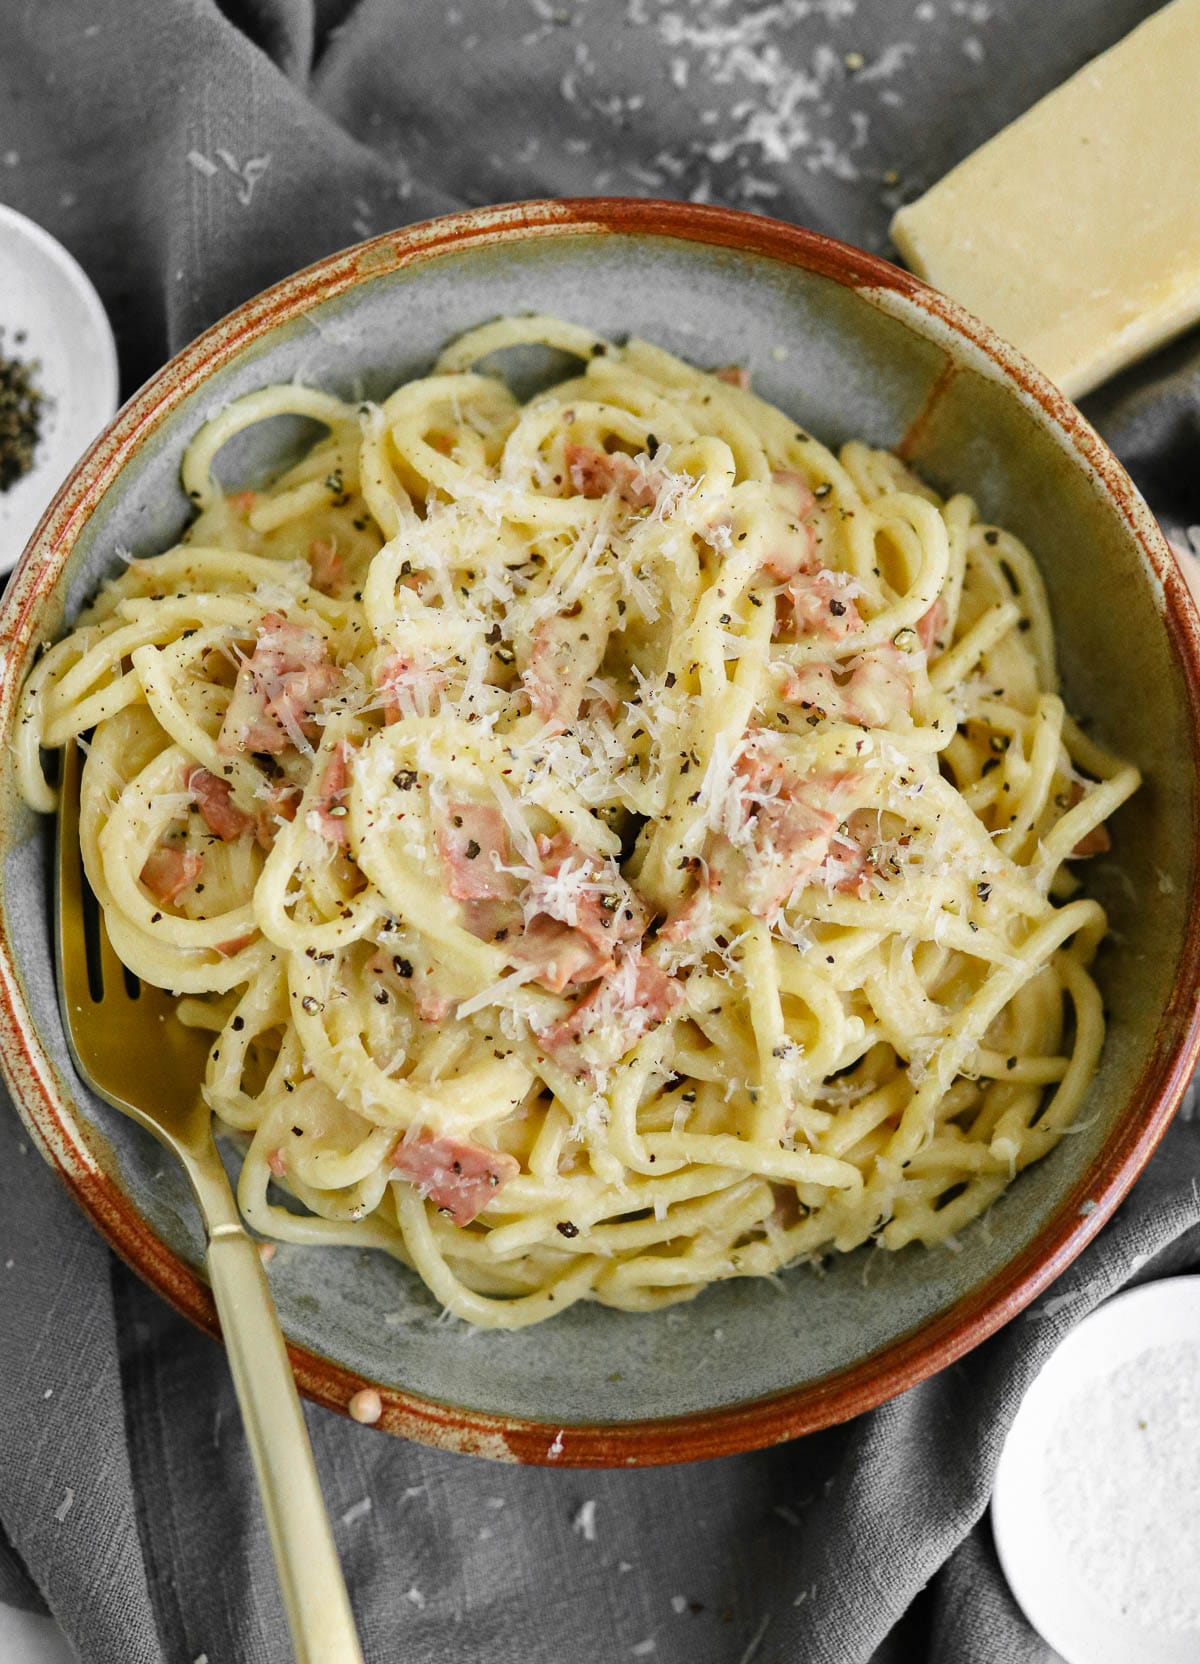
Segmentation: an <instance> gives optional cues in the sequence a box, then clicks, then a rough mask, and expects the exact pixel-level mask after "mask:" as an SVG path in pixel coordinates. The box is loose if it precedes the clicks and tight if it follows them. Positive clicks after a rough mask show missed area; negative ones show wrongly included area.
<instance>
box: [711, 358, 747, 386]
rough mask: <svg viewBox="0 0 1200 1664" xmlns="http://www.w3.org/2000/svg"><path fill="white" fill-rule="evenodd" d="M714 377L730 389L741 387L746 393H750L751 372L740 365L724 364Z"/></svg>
mask: <svg viewBox="0 0 1200 1664" xmlns="http://www.w3.org/2000/svg"><path fill="white" fill-rule="evenodd" d="M713 375H714V376H716V378H717V380H718V381H723V382H724V383H725V384H726V386H728V387H740V388H741V389H742V391H743V392H744V393H748V392H749V391H750V372H749V370H746V369H743V368H742V366H741V365H740V364H722V366H721V368H720V369H719V370H714V371H713Z"/></svg>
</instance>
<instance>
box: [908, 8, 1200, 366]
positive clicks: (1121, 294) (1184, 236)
mask: <svg viewBox="0 0 1200 1664" xmlns="http://www.w3.org/2000/svg"><path fill="white" fill-rule="evenodd" d="M1198 87H1200V0H1173V3H1172V4H1170V5H1168V6H1164V7H1163V9H1162V10H1161V11H1159V12H1156V13H1155V14H1154V15H1153V16H1152V17H1151V18H1149V19H1148V20H1147V21H1146V22H1145V23H1143V24H1141V25H1140V27H1139V28H1137V29H1135V30H1134V31H1133V33H1132V34H1130V35H1128V36H1126V38H1125V39H1124V40H1123V41H1120V42H1119V43H1118V44H1117V45H1116V46H1114V47H1113V48H1111V50H1110V51H1108V52H1105V53H1103V54H1102V55H1101V56H1100V57H1098V58H1096V59H1095V60H1093V62H1091V63H1090V64H1088V65H1087V66H1086V67H1085V68H1084V69H1082V70H1080V71H1079V73H1078V74H1077V75H1075V76H1073V77H1072V79H1071V80H1069V81H1067V82H1064V84H1063V85H1062V86H1061V87H1058V88H1057V89H1056V90H1055V91H1054V92H1052V93H1050V94H1049V95H1048V96H1047V97H1045V98H1043V99H1042V100H1041V102H1040V103H1038V104H1035V105H1034V106H1033V108H1032V109H1031V110H1029V111H1027V112H1026V114H1025V115H1023V116H1021V117H1019V118H1018V120H1016V121H1014V122H1013V123H1012V124H1011V125H1010V126H1008V127H1006V128H1004V129H1003V131H1002V132H1000V133H998V134H997V135H996V137H995V138H993V139H990V140H989V141H988V143H987V144H985V145H983V146H982V148H981V149H979V150H977V151H976V152H975V154H974V155H973V156H969V157H968V158H967V159H966V161H964V162H962V163H960V165H959V166H958V167H956V168H954V169H953V170H952V171H951V172H950V173H948V174H947V175H946V177H945V178H944V179H942V180H941V181H940V182H939V183H938V184H936V185H934V186H933V187H932V188H931V189H930V190H928V191H927V192H926V193H925V195H924V196H922V197H920V198H919V199H918V200H917V201H916V202H913V203H910V204H909V205H908V206H907V207H905V208H902V209H901V210H900V212H899V213H898V214H897V215H896V217H895V218H894V220H893V221H892V238H893V241H894V242H895V244H896V247H897V248H898V249H899V251H900V253H901V255H902V256H903V258H904V260H905V262H906V264H907V265H908V266H909V267H910V268H911V270H912V271H914V272H915V273H916V274H917V275H918V276H919V277H923V278H925V279H926V280H927V281H928V282H929V283H932V284H933V285H934V286H935V287H936V288H938V289H941V290H943V291H944V292H945V293H946V294H948V295H950V296H952V297H953V298H954V299H955V300H958V301H961V303H962V304H963V305H964V306H966V307H967V308H968V309H969V310H970V311H972V312H974V313H975V314H976V315H977V316H978V317H980V318H982V319H983V320H984V322H985V323H988V324H990V325H991V326H992V328H993V329H995V330H996V331H997V333H998V334H1000V335H1002V336H1004V337H1005V338H1006V339H1007V340H1009V341H1011V342H1012V343H1013V345H1014V346H1016V347H1018V348H1019V349H1020V350H1021V351H1022V352H1023V353H1025V355H1026V356H1027V357H1028V358H1031V359H1032V360H1033V362H1034V363H1035V364H1036V365H1037V366H1038V368H1039V369H1041V370H1043V371H1044V372H1045V374H1046V375H1048V376H1049V377H1050V379H1051V380H1052V381H1054V382H1056V383H1057V384H1058V386H1059V387H1061V388H1062V389H1063V391H1064V392H1066V393H1068V394H1070V395H1071V397H1073V398H1078V397H1080V396H1081V395H1082V394H1084V393H1086V392H1088V391H1089V390H1090V389H1091V388H1093V387H1096V386H1097V385H1099V383H1100V382H1102V381H1104V380H1105V379H1106V378H1107V377H1108V376H1110V375H1112V374H1114V373H1115V372H1116V371H1117V370H1119V369H1121V368H1123V367H1124V366H1125V365H1127V364H1130V363H1132V362H1133V361H1134V360H1135V359H1136V358H1139V357H1141V356H1142V355H1143V354H1144V353H1147V352H1149V351H1151V350H1152V349H1153V348H1154V347H1156V346H1159V345H1161V344H1162V343H1163V342H1164V341H1167V340H1169V339H1170V338H1171V337H1172V336H1174V335H1177V334H1178V333H1179V332H1180V331H1181V330H1183V329H1186V328H1187V327H1188V326H1189V325H1190V324H1192V323H1194V322H1195V321H1196V320H1197V318H1200V93H1198V91H1197V88H1198Z"/></svg>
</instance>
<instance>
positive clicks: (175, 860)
mask: <svg viewBox="0 0 1200 1664" xmlns="http://www.w3.org/2000/svg"><path fill="white" fill-rule="evenodd" d="M203 868H204V857H203V856H202V855H198V854H197V853H196V851H195V850H192V849H180V848H178V847H177V846H176V845H175V844H159V845H157V847H156V848H154V849H152V850H151V851H150V854H149V855H148V856H147V857H146V862H145V865H144V866H143V867H142V870H141V874H140V877H141V881H142V883H143V884H144V885H145V886H146V888H147V889H148V890H149V892H150V894H151V895H152V896H153V897H154V899H155V900H156V901H160V902H162V904H163V906H164V907H169V906H170V905H171V904H172V902H175V901H178V899H179V897H180V896H181V895H182V894H183V892H184V891H185V890H187V889H190V888H191V886H192V885H193V884H194V883H195V882H196V880H197V879H198V878H199V876H200V874H201V872H202V870H203Z"/></svg>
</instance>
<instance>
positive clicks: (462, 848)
mask: <svg viewBox="0 0 1200 1664" xmlns="http://www.w3.org/2000/svg"><path fill="white" fill-rule="evenodd" d="M437 841H438V853H439V855H440V856H441V858H442V866H443V867H444V868H445V872H446V888H447V889H448V890H449V892H450V894H451V895H452V896H453V897H454V899H455V901H466V902H473V901H511V900H512V899H513V898H514V897H515V896H516V893H517V880H516V877H515V875H514V874H513V873H511V872H506V871H504V868H505V867H507V866H508V865H509V864H510V862H511V860H512V856H511V853H510V850H509V844H508V827H507V826H506V825H505V822H504V816H503V815H502V814H501V813H500V811H499V809H498V808H497V807H496V805H495V804H494V803H472V802H470V801H469V800H465V799H464V800H462V801H456V802H453V803H447V804H446V807H445V810H444V812H443V813H442V814H441V815H440V816H439V822H438V828H437Z"/></svg>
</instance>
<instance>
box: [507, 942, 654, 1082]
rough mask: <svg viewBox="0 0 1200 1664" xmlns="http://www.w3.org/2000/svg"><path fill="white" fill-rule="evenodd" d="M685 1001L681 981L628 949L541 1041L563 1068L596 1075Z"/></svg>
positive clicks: (539, 1037) (620, 1056)
mask: <svg viewBox="0 0 1200 1664" xmlns="http://www.w3.org/2000/svg"><path fill="white" fill-rule="evenodd" d="M683 1000H684V991H683V986H682V984H681V983H679V982H677V981H676V979H675V978H674V977H670V976H668V975H667V974H666V972H665V971H661V970H660V969H659V968H658V966H657V965H655V964H653V963H652V962H651V961H650V960H649V959H645V958H643V957H642V955H641V954H640V953H636V952H635V953H629V954H626V956H625V958H624V959H623V960H622V962H621V963H620V965H618V966H617V968H616V969H615V970H614V971H612V972H610V974H609V975H608V976H606V977H605V978H604V980H603V981H602V982H598V983H597V984H596V986H595V987H594V988H593V989H592V991H591V993H590V994H585V995H584V997H583V999H581V1000H580V1001H579V1002H578V1003H577V1004H576V1005H574V1006H572V1008H571V1010H570V1011H568V1012H567V1014H566V1015H565V1016H564V1017H561V1018H560V1019H559V1021H558V1022H557V1023H555V1024H554V1025H553V1027H552V1028H549V1029H547V1030H545V1032H544V1033H542V1034H540V1035H539V1036H538V1040H539V1043H540V1044H541V1046H542V1048H543V1050H544V1051H545V1052H546V1054H547V1056H549V1057H552V1058H553V1059H554V1060H555V1062H556V1063H560V1064H561V1065H562V1066H563V1068H564V1069H570V1070H571V1072H572V1073H573V1074H576V1075H586V1074H593V1073H595V1071H596V1070H598V1069H610V1068H612V1066H613V1064H614V1063H618V1062H619V1061H620V1060H621V1058H622V1057H624V1056H625V1054H626V1052H628V1051H629V1050H630V1049H631V1047H633V1046H635V1045H636V1044H637V1042H638V1041H639V1040H640V1039H641V1037H642V1035H643V1034H645V1033H646V1032H647V1031H648V1030H649V1029H651V1028H653V1027H654V1026H655V1025H656V1024H657V1023H661V1022H662V1021H663V1020H664V1019H665V1018H667V1017H669V1016H671V1014H672V1013H673V1012H675V1011H677V1010H678V1009H679V1007H680V1006H681V1005H682V1004H683Z"/></svg>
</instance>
